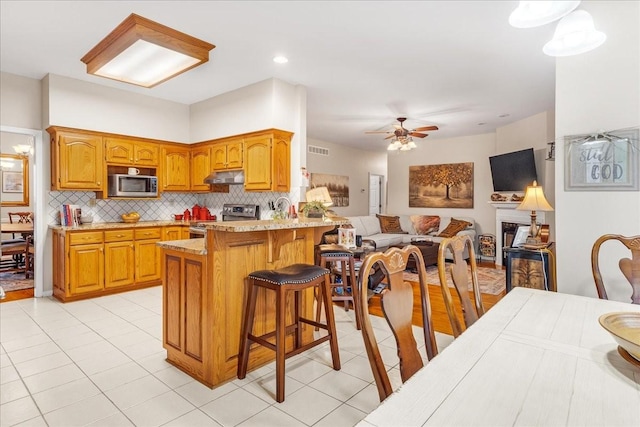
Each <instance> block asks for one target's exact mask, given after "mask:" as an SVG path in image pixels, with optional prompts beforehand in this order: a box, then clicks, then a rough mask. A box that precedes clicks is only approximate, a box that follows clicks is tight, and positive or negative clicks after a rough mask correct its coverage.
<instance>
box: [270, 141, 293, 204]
mask: <svg viewBox="0 0 640 427" xmlns="http://www.w3.org/2000/svg"><path fill="white" fill-rule="evenodd" d="M289 142H290V136H284V135H275V137H274V139H273V147H272V152H271V162H272V168H273V170H272V174H271V179H272V186H271V190H272V191H279V192H281V193H288V192H289V189H290V187H291V150H290V147H289Z"/></svg>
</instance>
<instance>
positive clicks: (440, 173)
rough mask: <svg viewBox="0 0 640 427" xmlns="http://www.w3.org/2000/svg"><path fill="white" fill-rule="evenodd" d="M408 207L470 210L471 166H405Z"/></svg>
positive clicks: (471, 203)
mask: <svg viewBox="0 0 640 427" xmlns="http://www.w3.org/2000/svg"><path fill="white" fill-rule="evenodd" d="M409 207H410V208H473V163H448V164H441V165H423V166H409Z"/></svg>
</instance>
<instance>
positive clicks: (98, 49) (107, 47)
mask: <svg viewBox="0 0 640 427" xmlns="http://www.w3.org/2000/svg"><path fill="white" fill-rule="evenodd" d="M213 48H215V46H214V45H212V44H211V43H207V42H205V41H202V40H199V39H197V38H195V37H191V36H190V35H188V34H184V33H181V32H179V31H176V30H174V29H173V28H169V27H167V26H165V25H162V24H159V23H157V22H154V21H151V20H149V19H147V18H143V17H142V16H139V15H136V14H135V13H132V14H131V15H129V17H128V18H127V19H125V20H124V21H122V23H121V24H120V25H118V26H117V27H116V29H114V30H113V31H112V32H111V33H110V34H109V35H107V37H105V38H104V39H103V40H102V41H101V42H100V43H98V44H97V45H96V46H95V47H94V48H93V49H91V50H90V51H89V53H87V54H86V55H85V56H83V57H82V62H84V63H85V64H87V73H89V74H94V75H97V76H101V77H106V78H109V79H114V80H119V81H121V82H125V83H131V84H134V85H138V86H143V87H153V86H155V85H157V84H160V83H162V82H164V81H166V80H168V79H170V78H172V77H174V76H177V75H178V74H180V73H183V72H185V71H187V70H189V69H191V68H193V67H197V66H198V65H200V64H203V63H205V62H207V61H208V60H209V51H210V50H211V49H213Z"/></svg>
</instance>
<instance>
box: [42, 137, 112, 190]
mask: <svg viewBox="0 0 640 427" xmlns="http://www.w3.org/2000/svg"><path fill="white" fill-rule="evenodd" d="M47 132H49V135H51V189H52V190H88V191H102V190H103V189H104V188H105V186H104V185H105V184H104V170H105V169H104V167H105V165H104V154H103V140H102V136H100V135H96V134H92V133H82V132H77V131H75V130H70V129H64V128H57V127H50V128H49V129H47Z"/></svg>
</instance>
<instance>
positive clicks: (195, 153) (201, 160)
mask: <svg viewBox="0 0 640 427" xmlns="http://www.w3.org/2000/svg"><path fill="white" fill-rule="evenodd" d="M211 171H212V168H211V147H210V146H202V147H194V148H192V149H191V190H192V191H209V189H210V188H209V187H210V186H209V184H205V183H204V179H205V178H206V177H207V176H208V175H209V174H210V173H211Z"/></svg>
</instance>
